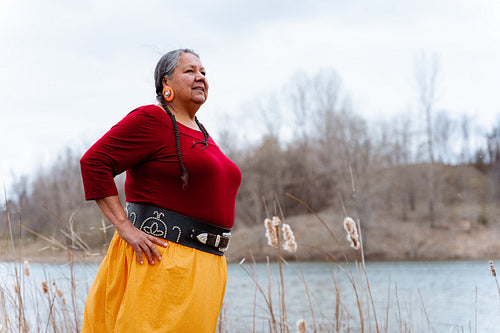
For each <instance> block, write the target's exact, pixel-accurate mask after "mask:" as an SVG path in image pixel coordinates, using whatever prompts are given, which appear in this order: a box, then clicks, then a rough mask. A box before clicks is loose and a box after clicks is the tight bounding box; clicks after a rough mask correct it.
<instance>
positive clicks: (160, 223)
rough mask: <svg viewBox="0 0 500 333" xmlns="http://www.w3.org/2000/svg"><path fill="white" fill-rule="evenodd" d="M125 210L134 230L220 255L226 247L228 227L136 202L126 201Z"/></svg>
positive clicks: (229, 232) (228, 235)
mask: <svg viewBox="0 0 500 333" xmlns="http://www.w3.org/2000/svg"><path fill="white" fill-rule="evenodd" d="M125 212H126V213H127V217H128V219H129V220H130V222H132V224H133V225H134V226H135V227H136V228H137V229H139V230H142V231H144V232H145V233H147V234H150V235H153V236H156V237H160V238H163V239H166V240H168V241H171V242H175V243H179V244H182V245H185V246H189V247H192V248H195V249H197V250H201V251H205V252H209V253H213V254H217V255H220V256H222V255H224V253H225V252H226V250H227V248H228V246H229V239H230V238H231V229H226V228H222V227H219V226H216V225H213V224H210V223H207V222H204V221H201V220H197V219H194V218H191V217H189V216H185V215H181V214H178V213H175V212H172V211H169V210H167V209H163V208H159V207H155V206H147V205H143V204H138V203H131V202H127V206H126V208H125Z"/></svg>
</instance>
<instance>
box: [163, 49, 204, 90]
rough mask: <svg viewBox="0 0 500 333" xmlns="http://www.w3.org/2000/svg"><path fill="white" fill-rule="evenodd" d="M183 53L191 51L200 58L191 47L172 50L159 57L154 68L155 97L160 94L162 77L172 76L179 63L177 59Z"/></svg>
mask: <svg viewBox="0 0 500 333" xmlns="http://www.w3.org/2000/svg"><path fill="white" fill-rule="evenodd" d="M183 53H191V54H193V55H195V56H196V57H198V59H199V58H200V56H199V55H198V53H196V52H195V51H193V50H191V49H177V50H172V51H170V52H168V53H167V54H165V55H164V56H163V57H161V58H160V60H159V61H158V64H157V65H156V68H155V87H156V99H158V98H159V97H160V96H161V93H162V90H163V78H164V77H165V76H166V77H167V78H171V77H172V73H173V72H174V70H175V68H176V67H177V65H179V59H180V57H181V55H182V54H183Z"/></svg>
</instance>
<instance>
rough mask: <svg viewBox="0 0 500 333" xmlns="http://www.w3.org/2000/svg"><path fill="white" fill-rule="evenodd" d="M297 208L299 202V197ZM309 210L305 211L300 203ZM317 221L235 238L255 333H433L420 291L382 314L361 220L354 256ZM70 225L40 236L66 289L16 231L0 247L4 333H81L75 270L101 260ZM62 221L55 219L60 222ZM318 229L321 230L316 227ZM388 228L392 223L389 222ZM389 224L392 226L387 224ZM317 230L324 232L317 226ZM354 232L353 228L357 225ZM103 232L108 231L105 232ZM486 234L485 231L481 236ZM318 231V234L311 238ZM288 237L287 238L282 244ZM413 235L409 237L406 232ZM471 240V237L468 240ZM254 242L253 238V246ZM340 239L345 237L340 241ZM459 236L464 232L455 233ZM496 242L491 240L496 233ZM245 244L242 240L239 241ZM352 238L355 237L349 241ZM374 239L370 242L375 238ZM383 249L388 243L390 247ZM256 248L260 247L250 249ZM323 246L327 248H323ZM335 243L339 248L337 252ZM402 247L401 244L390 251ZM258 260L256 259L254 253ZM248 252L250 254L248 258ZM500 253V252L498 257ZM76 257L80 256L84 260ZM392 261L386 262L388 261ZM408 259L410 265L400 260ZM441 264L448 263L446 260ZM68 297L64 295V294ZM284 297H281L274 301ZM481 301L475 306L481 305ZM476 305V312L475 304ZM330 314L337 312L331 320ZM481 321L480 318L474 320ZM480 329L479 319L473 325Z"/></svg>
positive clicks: (226, 326)
mask: <svg viewBox="0 0 500 333" xmlns="http://www.w3.org/2000/svg"><path fill="white" fill-rule="evenodd" d="M296 200H298V201H299V202H301V201H300V199H298V198H296ZM301 204H303V205H305V206H306V207H307V204H306V203H304V202H301ZM307 208H308V209H309V210H310V212H311V215H304V216H302V217H294V218H290V219H288V220H287V221H286V222H287V224H289V225H292V226H294V227H293V233H292V235H290V233H291V232H292V231H291V230H289V229H287V228H285V230H284V231H283V228H280V226H282V224H283V223H284V221H285V220H284V216H283V215H282V213H281V215H282V218H281V219H282V220H283V223H281V221H280V223H277V222H276V223H275V225H274V228H275V229H274V232H275V233H276V238H277V243H276V246H275V247H273V246H268V245H267V244H266V239H265V237H264V232H263V230H264V229H263V227H262V226H259V227H258V228H257V229H256V230H253V231H252V232H248V233H246V235H245V233H237V234H236V235H235V239H233V241H232V243H231V251H230V253H231V257H233V258H234V257H235V256H240V254H241V253H243V252H244V251H245V257H247V258H248V259H247V260H246V261H244V262H241V263H240V267H241V268H242V269H244V270H245V271H246V272H247V274H248V276H249V277H250V279H251V280H252V281H253V282H254V285H255V299H254V309H253V332H257V330H256V322H257V321H259V322H262V321H267V323H268V325H267V327H268V330H267V331H268V332H273V333H274V332H276V333H277V332H280V333H289V332H295V331H297V332H363V333H364V332H377V333H380V332H434V330H433V328H432V325H431V322H430V320H429V318H428V314H427V312H426V308H425V304H424V299H423V297H422V296H421V294H420V291H419V301H420V305H421V306H420V308H418V309H411V308H405V306H404V304H405V302H401V301H400V299H399V295H398V289H397V284H396V285H395V288H394V289H391V282H390V281H389V282H388V288H387V299H385V300H382V301H383V302H386V307H385V311H382V312H381V313H379V312H377V311H376V309H377V308H376V306H375V303H376V301H379V300H375V299H374V298H373V295H372V292H371V288H370V281H369V279H368V276H367V272H366V266H365V255H366V253H368V255H369V256H370V255H373V256H374V257H375V256H376V254H377V253H378V251H381V250H380V249H379V248H377V247H376V246H375V245H369V247H368V249H369V251H366V248H365V243H364V242H365V241H364V238H365V237H366V234H367V233H366V232H365V231H364V230H362V229H361V228H360V225H359V220H358V219H357V218H355V219H354V220H355V221H356V222H357V223H356V224H357V225H356V227H357V233H358V237H359V248H358V249H353V248H351V247H350V246H349V245H350V244H349V242H348V241H347V240H346V239H345V238H346V236H347V234H346V232H345V231H344V230H343V226H342V224H341V223H339V222H337V223H333V222H332V221H327V220H326V219H324V218H323V217H321V216H320V215H319V214H317V213H316V212H314V211H313V210H312V209H310V207H307ZM334 215H335V216H336V217H335V219H334V218H332V216H334ZM345 215H346V213H344V214H334V213H333V212H330V214H329V215H328V216H329V219H330V218H331V219H332V220H333V221H335V220H336V221H342V220H343V218H344V217H345ZM73 217H74V216H72V217H71V219H70V220H69V221H62V220H60V219H57V221H58V222H59V223H61V225H62V227H63V235H65V237H66V241H64V242H61V241H58V240H56V239H55V238H54V237H47V236H44V235H37V236H38V237H40V238H42V239H43V241H44V242H45V246H44V248H45V249H44V251H50V252H51V253H57V254H59V255H61V254H63V255H64V258H65V259H64V260H65V262H66V263H67V264H68V265H69V268H70V276H68V277H67V281H64V282H66V284H67V285H68V286H69V287H68V288H63V287H62V286H61V284H62V283H61V282H60V281H59V280H58V281H54V280H51V279H50V278H48V277H47V276H45V277H44V278H43V279H39V278H36V277H35V276H33V275H32V274H31V273H30V265H29V262H26V263H24V258H25V256H24V253H23V252H24V250H25V249H28V248H29V247H34V248H35V247H39V246H38V245H37V246H34V245H33V243H32V242H29V243H28V244H26V242H23V241H21V242H20V243H18V244H14V242H13V241H12V239H13V237H12V233H13V232H15V231H13V230H10V232H9V233H10V235H11V236H10V237H7V238H6V239H5V240H4V241H3V242H2V244H3V245H2V246H0V251H1V252H0V255H1V256H2V258H3V261H6V260H8V261H14V262H17V263H18V264H17V265H16V266H11V267H12V271H11V272H9V274H8V277H9V278H7V279H5V278H4V279H2V284H1V285H0V333H4V332H61V333H65V332H79V330H80V327H81V323H82V318H83V313H82V311H81V309H82V307H81V305H82V304H83V302H84V300H85V296H82V295H81V294H78V293H77V291H76V289H77V283H78V279H77V278H76V277H75V275H74V270H73V265H74V264H75V263H77V262H79V261H81V260H89V258H90V260H95V258H99V253H94V252H93V251H92V250H91V249H90V248H89V247H88V246H86V244H85V242H84V240H83V239H82V238H81V237H80V236H79V235H78V234H77V233H76V232H75V231H74V230H73V228H72V223H73V222H72V219H73ZM55 218H57V217H55ZM318 222H319V223H318ZM385 222H386V223H388V222H387V221H385ZM389 224H390V223H389ZM318 225H319V228H318V227H317V226H318ZM476 227H477V228H488V227H487V226H482V225H479V226H475V228H476ZM351 228H352V226H351ZM381 229H382V231H381V230H378V229H377V231H376V232H375V231H373V232H372V233H368V235H369V237H373V235H376V234H377V232H380V233H381V234H382V235H384V237H387V233H391V232H392V233H393V234H391V239H394V238H396V237H394V235H395V233H396V231H397V230H395V229H394V228H390V227H387V228H381ZM104 230H105V228H104ZM476 230H481V229H476ZM313 231H314V232H313ZM419 231H420V232H424V235H426V236H428V237H431V238H432V234H434V235H435V236H436V237H437V238H438V239H439V238H440V236H439V233H440V232H441V231H442V230H441V229H433V230H430V231H432V233H431V232H429V234H428V235H427V234H425V230H424V231H422V229H419ZM283 232H285V233H287V234H288V235H287V236H286V238H285V237H284V234H283ZM406 232H408V231H406ZM465 234H466V235H467V234H469V233H468V232H466V233H465ZM248 235H252V236H251V237H254V238H252V239H250V238H249V237H250V236H248ZM337 235H344V236H341V237H337ZM457 235H460V232H459V231H457ZM490 235H491V233H490ZM238 238H239V239H238ZM349 238H350V239H352V234H351V235H350V237H349ZM291 239H293V241H295V239H296V240H297V242H298V243H297V252H294V251H292V252H291V253H289V252H286V251H284V250H283V245H284V244H287V249H288V250H290V249H294V246H293V245H290V243H289V242H290V240H291ZM497 239H498V238H497ZM369 240H371V238H369ZM384 243H385V242H384ZM250 244H252V245H254V246H255V248H252V247H249V245H250ZM325 244H328V245H327V246H325ZM332 244H333V245H332ZM391 245H392V246H395V247H396V248H397V244H391ZM407 246H414V248H413V249H412V251H413V253H415V252H416V253H417V255H422V254H424V253H426V252H425V251H427V249H428V247H429V245H426V244H418V243H417V244H409V245H407ZM255 249H256V250H257V251H255V253H257V255H254V254H253V251H254V250H255ZM249 253H250V254H249ZM494 253H498V252H494ZM75 254H79V256H78V258H77V257H76V255H75ZM387 256H388V255H387ZM240 258H241V257H240ZM270 258H273V260H274V259H275V260H276V262H277V263H278V270H279V281H278V284H277V285H276V284H273V281H271V280H272V279H271V272H270V270H271V266H270V265H269V263H270ZM311 258H316V259H317V258H326V260H327V261H328V262H329V263H330V264H331V277H332V279H331V285H332V286H333V288H334V290H335V302H334V307H333V309H318V308H317V307H315V306H314V305H315V304H314V303H315V301H314V296H313V295H311V293H310V291H309V289H310V286H308V283H307V281H306V279H305V277H304V274H303V272H302V268H301V266H300V263H301V260H307V259H311ZM262 259H265V260H267V264H268V266H267V267H268V271H267V276H259V274H258V272H257V270H256V269H255V263H256V260H262ZM400 259H404V258H400ZM441 259H442V258H441ZM290 260H294V261H296V263H297V265H298V266H297V267H298V274H299V278H300V281H302V284H303V286H304V293H305V298H306V299H307V302H308V305H309V316H308V317H309V318H310V321H309V322H306V321H305V319H301V320H299V322H297V323H290V322H289V319H288V314H287V309H288V307H287V304H288V297H289V296H288V295H287V290H286V287H285V285H286V284H285V281H286V278H287V276H286V275H284V274H283V267H282V265H283V264H286V263H287V261H290ZM490 269H491V272H492V275H493V277H494V278H495V281H496V283H497V287H498V292H499V306H500V287H499V285H498V280H496V279H497V277H496V271H495V267H494V263H493V261H491V262H490ZM340 280H346V281H347V282H348V286H349V288H350V289H351V291H352V293H351V294H350V295H351V296H349V297H352V299H346V296H345V293H344V291H343V290H342V288H345V285H344V284H341V283H340V282H339V281H340ZM62 290H65V291H64V292H63V291H62ZM392 292H394V295H395V302H393V304H391V303H390V299H391V297H390V296H391V293H392ZM276 294H277V295H278V297H277V298H275V295H276ZM258 297H260V298H262V299H264V301H265V304H266V307H267V308H266V309H264V313H263V314H262V313H260V310H262V309H259V308H257V305H256V304H257V298H258ZM476 302H477V301H476ZM352 303H355V304H356V306H355V310H354V311H353V308H352V306H350V304H352ZM476 306H477V305H476ZM326 313H333V316H331V315H327V314H326ZM390 317H391V318H396V324H391V323H390V320H389V318H390ZM476 318H477V316H476ZM231 320H235V319H234V318H228V314H227V311H226V308H225V307H223V309H222V311H221V314H220V318H219V325H218V329H217V331H218V333H227V332H231V325H230V324H231ZM476 325H477V319H476V321H475V326H476ZM469 332H477V329H474V328H473V327H470V328H469Z"/></svg>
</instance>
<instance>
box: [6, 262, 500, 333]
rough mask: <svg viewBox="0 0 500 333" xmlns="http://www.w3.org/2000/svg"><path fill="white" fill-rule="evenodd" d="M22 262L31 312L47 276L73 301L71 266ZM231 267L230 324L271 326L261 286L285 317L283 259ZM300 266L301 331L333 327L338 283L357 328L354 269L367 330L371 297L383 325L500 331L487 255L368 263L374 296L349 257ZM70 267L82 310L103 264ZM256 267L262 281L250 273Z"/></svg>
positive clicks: (11, 272) (289, 270) (288, 297)
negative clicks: (303, 324)
mask: <svg viewBox="0 0 500 333" xmlns="http://www.w3.org/2000/svg"><path fill="white" fill-rule="evenodd" d="M21 266H22V265H17V269H18V276H19V277H20V278H21V279H22V281H23V284H22V285H23V287H22V288H23V289H22V290H23V293H24V295H25V302H26V303H30V302H32V303H33V304H35V305H36V306H34V307H33V306H30V305H27V306H26V309H31V310H27V314H28V316H33V317H37V320H38V322H40V321H41V322H43V311H44V307H43V305H40V304H42V303H41V302H44V301H45V298H46V295H44V294H43V293H42V288H41V281H49V283H50V285H51V288H55V286H57V287H58V288H59V289H60V290H61V291H62V292H63V294H64V297H65V299H66V302H67V303H71V299H72V297H71V290H72V288H71V285H70V281H71V280H72V279H71V274H72V273H71V267H70V266H68V265H54V264H35V263H31V275H30V276H24V275H23V274H22V267H21ZM497 266H498V265H497ZM15 267H16V266H15V265H14V264H6V263H4V264H0V277H1V278H0V284H1V287H2V288H3V289H4V290H12V289H13V288H12V283H13V281H15V280H16V278H15ZM228 267H229V278H228V283H227V288H226V297H225V301H224V311H223V316H224V318H225V320H224V323H225V326H226V328H227V330H228V331H230V332H249V331H250V332H251V331H253V329H254V328H255V332H268V331H269V329H268V327H269V322H270V318H271V315H270V311H269V306H268V305H267V304H266V302H265V301H264V297H263V296H262V294H261V292H259V291H258V288H257V286H259V287H260V288H261V290H262V292H263V293H264V294H265V295H266V296H268V295H269V290H270V294H271V298H272V304H273V306H272V309H273V313H274V317H275V318H276V320H277V321H280V313H281V311H280V305H279V304H280V293H279V290H280V285H281V284H280V277H279V269H278V265H277V264H276V263H272V264H270V265H269V267H268V266H267V265H266V264H265V263H259V264H256V265H253V264H252V265H250V264H249V263H248V262H245V263H243V264H241V265H239V264H229V266H228ZM243 268H245V269H246V270H247V271H248V272H246V271H245V269H243ZM300 268H301V270H300V269H299V266H298V265H297V264H296V263H289V264H283V276H284V286H285V305H286V310H287V311H286V312H287V319H288V322H289V325H290V331H291V332H295V331H296V329H295V322H296V321H297V320H298V319H305V320H306V322H307V325H308V332H312V328H313V325H314V324H315V325H316V327H317V328H318V329H321V331H327V332H330V331H334V330H333V329H332V327H334V326H333V325H334V318H335V306H336V288H337V290H338V293H339V297H340V310H341V317H342V318H343V323H344V324H348V325H349V328H350V329H351V330H352V331H354V332H356V331H359V329H360V325H359V322H360V321H359V313H358V306H357V303H356V294H355V293H354V288H353V285H352V283H351V282H350V281H349V278H348V277H351V278H352V279H353V281H354V285H355V286H356V289H357V292H358V296H359V299H360V302H361V303H362V306H361V307H362V309H363V318H364V320H363V321H364V323H365V331H366V332H370V331H371V332H375V325H376V324H375V320H374V314H373V307H372V305H371V301H370V300H371V299H372V300H373V303H374V306H375V312H376V315H377V323H378V325H379V328H380V330H381V332H384V331H385V327H386V326H388V330H387V331H388V332H400V331H402V330H403V329H406V330H407V331H411V332H476V327H477V332H495V333H499V332H500V295H499V291H498V289H497V284H496V281H495V278H494V277H493V276H492V274H491V271H490V270H489V264H488V262H487V261H449V262H373V263H367V265H366V272H367V276H368V281H369V286H370V290H371V294H372V297H370V296H369V294H368V288H367V287H366V282H365V280H364V279H363V277H364V274H363V273H362V271H361V269H360V267H359V265H358V266H356V265H355V264H351V265H350V269H349V267H348V266H346V265H345V264H344V265H343V270H342V269H339V268H338V267H337V266H336V265H335V264H328V263H325V262H318V263H301V264H300ZM72 269H73V274H74V279H73V280H74V281H75V282H76V286H75V288H74V290H75V293H76V297H75V300H76V302H75V307H76V308H77V309H78V310H77V311H78V315H79V316H80V317H81V316H83V314H82V310H83V302H84V300H85V295H86V294H87V291H88V289H89V286H90V284H91V283H92V280H93V279H94V277H95V274H96V271H97V265H95V264H76V265H74V266H73V268H72ZM497 270H498V269H497ZM300 271H302V274H303V280H302V279H301V278H300V276H301V273H300ZM254 273H255V274H256V275H254V276H256V279H257V282H255V281H253V280H252V279H251V277H250V276H251V275H252V274H254ZM52 282H55V286H54V285H53V284H52ZM269 283H270V284H271V287H270V288H269ZM306 286H307V290H308V291H309V295H310V301H309V300H308V297H307V293H306ZM363 286H365V287H363ZM476 290H477V291H476ZM40 297H41V298H40ZM54 297H55V296H54ZM55 298H57V297H55ZM71 305H72V303H71ZM311 308H312V312H313V313H312V314H311ZM387 313H388V314H387ZM313 315H314V320H313ZM40 316H41V317H42V320H41V319H40ZM33 320H34V319H33ZM402 325H403V326H404V327H403V328H402ZM32 326H36V323H35V324H33V325H32ZM346 328H347V327H344V329H346Z"/></svg>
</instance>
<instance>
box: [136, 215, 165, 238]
mask: <svg viewBox="0 0 500 333" xmlns="http://www.w3.org/2000/svg"><path fill="white" fill-rule="evenodd" d="M153 215H154V217H148V218H147V219H145V220H144V221H142V223H141V226H140V228H139V229H140V230H142V231H144V232H145V233H147V234H150V235H153V236H156V237H162V238H165V237H166V236H167V224H166V223H165V222H164V221H162V220H161V218H162V217H164V216H165V214H163V213H159V212H157V211H154V213H153Z"/></svg>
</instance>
